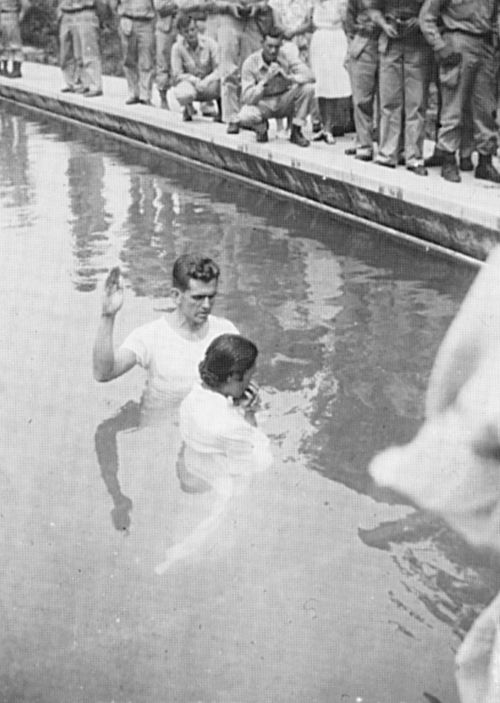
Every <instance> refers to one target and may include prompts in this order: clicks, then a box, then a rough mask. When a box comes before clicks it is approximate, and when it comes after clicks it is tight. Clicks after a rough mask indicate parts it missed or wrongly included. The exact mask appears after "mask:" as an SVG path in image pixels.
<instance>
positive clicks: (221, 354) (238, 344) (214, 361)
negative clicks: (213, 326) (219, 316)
mask: <svg viewBox="0 0 500 703" xmlns="http://www.w3.org/2000/svg"><path fill="white" fill-rule="evenodd" d="M258 353H259V352H258V349H257V347H256V346H255V344H254V343H253V342H251V341H250V340H249V339H246V337H241V336H240V335H239V334H221V335H220V336H219V337H216V338H215V339H214V340H213V341H212V342H211V343H210V345H209V346H208V349H207V351H206V352H205V358H204V359H203V361H202V362H201V363H200V364H199V366H198V369H199V372H200V376H201V380H202V381H203V383H205V385H207V386H208V387H209V388H218V387H219V386H221V385H222V384H223V383H225V382H226V381H227V380H228V378H229V376H231V375H233V374H234V375H235V376H236V377H237V378H238V379H240V380H241V379H242V378H243V375H244V374H245V373H246V372H247V371H248V370H249V369H251V368H252V366H253V365H254V364H255V360H256V359H257V354H258Z"/></svg>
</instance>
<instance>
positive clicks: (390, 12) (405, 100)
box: [367, 0, 432, 176]
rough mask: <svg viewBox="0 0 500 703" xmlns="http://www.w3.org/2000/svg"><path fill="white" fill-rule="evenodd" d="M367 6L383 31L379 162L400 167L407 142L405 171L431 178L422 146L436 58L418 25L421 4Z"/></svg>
mask: <svg viewBox="0 0 500 703" xmlns="http://www.w3.org/2000/svg"><path fill="white" fill-rule="evenodd" d="M367 5H368V7H369V8H370V13H369V14H370V18H371V19H372V21H373V22H375V24H377V25H378V26H379V27H380V29H381V30H382V32H381V34H380V38H379V58H380V76H379V92H380V128H379V150H378V154H377V158H376V163H377V164H380V165H381V166H388V167H390V168H395V167H396V164H397V163H398V156H399V150H400V142H401V140H402V139H404V155H405V163H406V168H407V169H408V170H409V171H411V172H412V173H415V174H416V175H417V176H426V175H427V169H426V168H425V166H424V159H423V146H424V136H425V114H426V109H427V94H428V89H429V81H430V75H431V73H430V72H431V59H432V54H431V52H430V49H429V46H428V44H427V42H426V41H425V39H424V37H423V36H422V32H421V31H420V27H419V24H418V16H419V12H420V8H421V7H422V0H407V2H404V3H400V2H399V0H367Z"/></svg>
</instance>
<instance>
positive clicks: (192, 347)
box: [93, 254, 238, 530]
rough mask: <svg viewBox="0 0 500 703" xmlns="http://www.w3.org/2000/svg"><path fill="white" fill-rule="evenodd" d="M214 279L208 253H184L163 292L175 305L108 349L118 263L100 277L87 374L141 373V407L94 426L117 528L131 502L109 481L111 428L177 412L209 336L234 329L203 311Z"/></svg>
mask: <svg viewBox="0 0 500 703" xmlns="http://www.w3.org/2000/svg"><path fill="white" fill-rule="evenodd" d="M218 282H219V267H218V266H217V264H216V263H215V262H214V261H213V260H212V259H209V258H207V257H202V256H198V255H192V254H185V255H183V256H180V257H179V258H178V259H177V260H176V262H175V263H174V267H173V271H172V292H171V296H172V300H173V301H174V303H175V309H174V310H173V311H172V312H170V313H167V314H165V315H164V316H162V317H160V318H159V319H157V320H154V321H153V322H149V323H147V324H145V325H142V326H141V327H138V328H137V329H135V330H134V331H133V332H132V333H131V334H130V335H129V336H128V337H127V338H126V339H125V341H124V342H123V343H122V344H121V345H120V346H119V347H118V348H116V349H115V346H114V343H113V329H114V321H115V316H116V314H117V313H118V311H119V310H120V309H121V307H122V305H123V283H122V280H121V274H120V270H119V268H118V267H116V268H114V269H112V270H111V271H110V273H109V275H108V277H107V279H106V283H105V292H104V298H103V303H102V312H101V320H100V324H99V327H98V330H97V335H96V339H95V343H94V350H93V370H94V378H95V379H96V380H97V381H99V382H106V381H111V380H113V379H114V378H118V377H119V376H122V375H123V374H125V373H127V372H128V371H130V369H132V368H133V367H134V366H135V365H136V364H139V365H140V366H142V367H143V368H144V369H145V370H146V371H147V374H148V377H147V385H146V389H145V393H144V395H143V398H142V403H141V408H138V407H137V405H136V404H134V403H128V404H127V405H126V406H124V408H123V409H122V413H120V414H119V415H117V416H115V417H114V418H111V419H110V420H106V421H104V422H103V423H102V424H101V425H100V426H99V427H98V429H97V432H96V451H97V456H98V459H99V464H100V466H101V473H102V476H103V478H104V481H105V483H106V485H107V487H108V491H109V492H110V494H111V496H112V498H113V501H114V504H115V508H114V511H113V512H112V517H113V522H114V524H115V527H116V528H117V529H123V530H126V529H128V526H129V524H130V518H129V516H128V512H129V511H130V509H131V507H132V504H131V501H130V499H128V498H127V497H126V496H124V495H123V494H122V493H121V491H120V487H119V484H118V480H117V472H118V456H117V449H116V434H117V432H119V431H123V430H125V429H131V428H133V427H138V426H139V424H140V416H141V412H143V413H144V412H146V413H148V414H149V413H150V412H155V411H158V412H159V413H160V412H161V411H162V410H164V409H167V410H170V411H177V410H178V407H179V405H180V402H181V401H182V400H183V399H184V398H185V397H186V396H187V394H188V393H189V391H190V390H191V388H192V386H193V384H194V383H195V381H196V380H197V379H198V364H199V362H200V361H201V360H202V359H203V357H204V354H205V350H206V349H207V347H208V345H209V344H210V342H211V341H212V340H213V339H215V337H218V336H219V335H220V334H223V333H230V334H237V333H238V330H237V329H236V327H235V326H234V325H233V324H232V323H231V322H229V320H226V319H225V318H222V317H216V316H215V315H211V314H210V313H211V310H212V307H213V305H214V301H215V297H216V295H217V288H218ZM132 406H133V407H132ZM179 478H180V480H181V487H182V488H183V490H185V491H188V492H198V491H199V490H203V487H202V486H201V485H200V482H199V480H197V479H195V478H194V477H191V476H190V475H188V474H187V473H185V472H184V473H183V474H180V475H179Z"/></svg>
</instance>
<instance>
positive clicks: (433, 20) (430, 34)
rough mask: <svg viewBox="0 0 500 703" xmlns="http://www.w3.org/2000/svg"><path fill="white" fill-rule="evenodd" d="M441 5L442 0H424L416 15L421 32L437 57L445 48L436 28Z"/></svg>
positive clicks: (444, 43) (442, 3)
mask: <svg viewBox="0 0 500 703" xmlns="http://www.w3.org/2000/svg"><path fill="white" fill-rule="evenodd" d="M443 5H444V0H425V2H424V4H423V5H422V8H421V10H420V14H419V16H418V22H419V24H420V29H421V30H422V34H423V35H424V37H425V39H426V40H427V42H428V43H429V44H430V45H431V46H432V48H433V49H434V51H435V52H436V54H437V57H438V58H439V54H440V52H442V51H443V49H445V48H446V42H445V41H444V40H443V37H442V36H441V33H440V31H439V29H438V19H439V16H440V14H441V8H442V6H443Z"/></svg>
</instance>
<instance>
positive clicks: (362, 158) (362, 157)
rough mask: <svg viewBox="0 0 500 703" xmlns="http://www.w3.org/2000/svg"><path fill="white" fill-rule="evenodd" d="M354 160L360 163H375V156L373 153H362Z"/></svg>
mask: <svg viewBox="0 0 500 703" xmlns="http://www.w3.org/2000/svg"><path fill="white" fill-rule="evenodd" d="M354 158H355V159H357V160H358V161H373V154H372V152H371V151H360V152H359V154H358V153H357V154H356V155H355V157H354Z"/></svg>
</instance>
